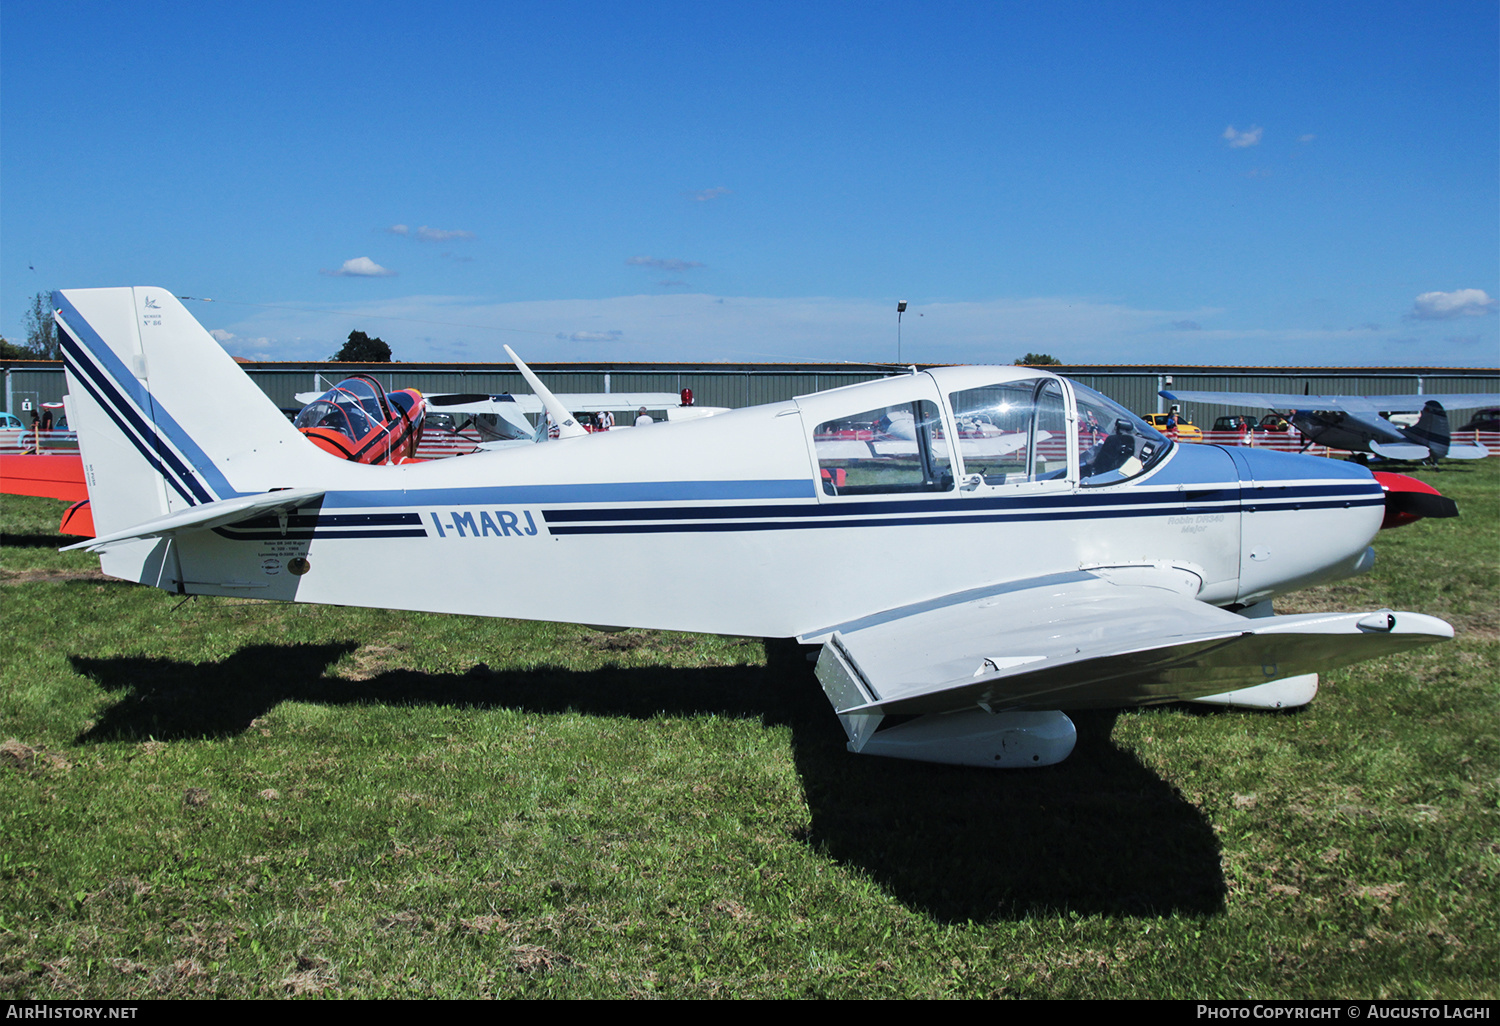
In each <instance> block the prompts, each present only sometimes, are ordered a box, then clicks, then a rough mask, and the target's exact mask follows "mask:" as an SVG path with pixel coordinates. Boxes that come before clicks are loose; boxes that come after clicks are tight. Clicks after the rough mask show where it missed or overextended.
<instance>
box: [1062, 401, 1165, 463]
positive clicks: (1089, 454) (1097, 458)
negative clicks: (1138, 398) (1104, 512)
mask: <svg viewBox="0 0 1500 1026" xmlns="http://www.w3.org/2000/svg"><path fill="white" fill-rule="evenodd" d="M1073 392H1074V395H1075V396H1076V398H1077V402H1078V463H1079V467H1078V471H1079V476H1080V477H1081V478H1082V479H1083V486H1084V487H1085V488H1090V487H1096V486H1098V485H1107V484H1114V483H1115V482H1117V481H1128V480H1129V479H1130V478H1132V477H1138V476H1139V475H1141V474H1144V473H1145V472H1146V471H1147V470H1149V469H1151V468H1152V467H1153V466H1155V465H1156V464H1157V463H1159V462H1161V459H1162V457H1164V456H1165V455H1166V454H1167V451H1168V450H1169V449H1171V447H1172V443H1171V442H1170V441H1169V440H1168V439H1167V438H1166V437H1165V436H1164V435H1162V434H1161V433H1159V432H1158V431H1157V430H1156V429H1155V428H1154V427H1152V426H1151V425H1150V424H1147V423H1146V422H1145V421H1144V420H1142V419H1141V418H1140V417H1137V416H1136V415H1135V414H1133V413H1131V412H1130V411H1129V410H1127V409H1125V407H1123V406H1120V405H1119V404H1118V403H1116V402H1115V401H1114V400H1112V399H1107V398H1105V397H1104V396H1102V395H1100V394H1099V393H1098V392H1095V391H1094V390H1093V389H1091V388H1088V387H1086V386H1084V385H1080V384H1078V383H1077V382H1074V383H1073Z"/></svg>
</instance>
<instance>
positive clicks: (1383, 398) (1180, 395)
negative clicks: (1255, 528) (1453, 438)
mask: <svg viewBox="0 0 1500 1026" xmlns="http://www.w3.org/2000/svg"><path fill="white" fill-rule="evenodd" d="M1157 394H1158V395H1160V396H1162V398H1164V399H1170V400H1171V401H1172V402H1179V403H1204V404H1209V405H1214V406H1259V407H1263V408H1265V409H1268V410H1342V411H1343V412H1345V413H1356V414H1358V413H1363V414H1368V415H1372V416H1373V415H1377V414H1380V413H1410V412H1414V411H1416V410H1420V409H1421V408H1422V407H1424V406H1426V405H1427V403H1428V402H1429V401H1431V400H1433V399H1436V400H1437V401H1438V402H1440V403H1442V404H1443V409H1445V410H1467V409H1473V408H1477V407H1480V406H1500V393H1493V392H1459V393H1455V394H1452V395H1438V394H1434V395H1294V394H1292V393H1290V392H1178V391H1175V390H1164V391H1162V392H1158V393H1157Z"/></svg>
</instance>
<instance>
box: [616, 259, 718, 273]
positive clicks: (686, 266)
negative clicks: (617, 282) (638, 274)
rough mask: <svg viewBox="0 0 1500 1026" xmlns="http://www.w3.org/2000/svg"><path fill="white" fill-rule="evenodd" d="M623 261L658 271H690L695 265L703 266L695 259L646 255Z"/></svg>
mask: <svg viewBox="0 0 1500 1026" xmlns="http://www.w3.org/2000/svg"><path fill="white" fill-rule="evenodd" d="M625 263H626V264H628V265H629V266H631V267H651V268H655V269H656V270H658V271H690V270H692V269H693V268H695V267H703V266H705V265H704V264H700V263H699V262H698V261H696V260H670V259H662V258H660V257H648V256H633V257H630V258H629V259H627V260H626V261H625Z"/></svg>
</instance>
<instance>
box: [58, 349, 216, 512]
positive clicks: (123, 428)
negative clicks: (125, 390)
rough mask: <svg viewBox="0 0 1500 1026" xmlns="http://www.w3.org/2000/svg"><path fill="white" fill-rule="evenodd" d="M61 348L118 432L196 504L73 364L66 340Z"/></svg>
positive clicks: (191, 502) (66, 362)
mask: <svg viewBox="0 0 1500 1026" xmlns="http://www.w3.org/2000/svg"><path fill="white" fill-rule="evenodd" d="M64 337H66V333H64ZM62 349H63V364H64V366H66V367H67V368H68V370H70V371H72V372H73V377H74V379H75V380H77V382H78V383H79V384H80V385H82V386H83V387H84V389H85V390H86V391H87V392H88V393H89V395H91V396H93V398H94V402H96V403H98V404H99V408H100V409H101V410H103V411H104V412H105V413H106V414H108V415H109V419H110V420H112V421H114V422H115V427H117V428H119V429H120V433H121V434H122V435H124V436H125V437H126V438H128V439H130V443H131V444H132V445H134V446H135V447H136V449H137V450H138V451H139V452H140V454H141V455H142V456H143V457H145V460H146V462H147V463H149V464H151V467H152V469H154V470H155V471H156V472H157V473H158V474H160V475H161V476H162V478H163V479H164V480H165V481H166V482H167V484H169V485H171V486H172V490H173V491H175V492H176V493H177V494H178V495H180V496H182V498H183V500H184V501H185V502H187V504H188V505H189V506H196V505H198V501H197V500H196V499H194V498H193V496H191V495H189V494H188V493H187V492H186V491H185V490H184V489H183V486H182V484H181V483H180V482H179V481H178V480H177V478H176V476H175V475H174V474H172V473H171V471H169V470H168V469H167V468H166V467H164V466H162V463H161V461H160V460H158V459H157V458H156V457H155V456H154V455H153V454H152V453H151V450H150V449H148V448H147V447H146V445H145V444H144V443H143V442H142V441H141V440H140V439H139V438H137V437H136V434H135V431H134V430H133V429H132V428H131V426H130V425H129V424H127V423H126V422H125V421H124V420H123V419H122V418H121V416H120V414H118V413H116V412H115V409H114V407H113V406H111V405H110V404H109V403H108V402H106V401H105V399H104V397H103V396H102V395H100V394H99V392H98V391H97V390H96V389H95V388H94V385H93V383H92V382H90V381H89V379H88V376H87V375H85V374H84V372H83V370H82V368H81V367H78V366H76V365H75V363H74V359H73V357H74V356H75V354H74V353H73V352H72V347H71V346H69V345H68V343H67V342H64V343H63V346H62Z"/></svg>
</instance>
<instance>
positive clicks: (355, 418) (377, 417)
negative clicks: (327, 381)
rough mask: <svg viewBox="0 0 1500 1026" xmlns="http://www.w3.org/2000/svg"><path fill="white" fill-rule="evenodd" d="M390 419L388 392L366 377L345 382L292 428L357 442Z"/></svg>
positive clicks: (309, 406)
mask: <svg viewBox="0 0 1500 1026" xmlns="http://www.w3.org/2000/svg"><path fill="white" fill-rule="evenodd" d="M390 417H391V408H390V405H389V403H388V402H387V401H386V397H385V391H384V390H383V389H382V388H381V387H380V386H379V384H378V383H376V382H375V381H374V380H372V379H370V378H367V377H365V376H364V375H356V376H355V377H352V378H345V379H344V380H343V381H340V382H339V383H338V384H337V385H334V386H333V387H332V388H330V389H329V390H328V391H326V392H324V393H323V394H322V395H320V396H318V398H316V399H314V400H313V401H312V402H310V403H308V404H307V405H306V406H305V407H303V408H302V412H301V413H299V414H297V418H296V419H295V420H293V421H292V426H293V427H296V428H298V429H303V428H322V429H324V430H327V431H337V432H338V433H339V434H341V435H343V436H344V437H346V438H348V439H349V441H350V442H351V443H352V442H358V441H359V440H360V439H362V438H364V437H365V436H366V435H368V434H369V433H370V432H371V431H374V430H375V429H376V428H378V427H380V426H381V425H383V424H384V423H385V422H386V421H387V420H389V419H390Z"/></svg>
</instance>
